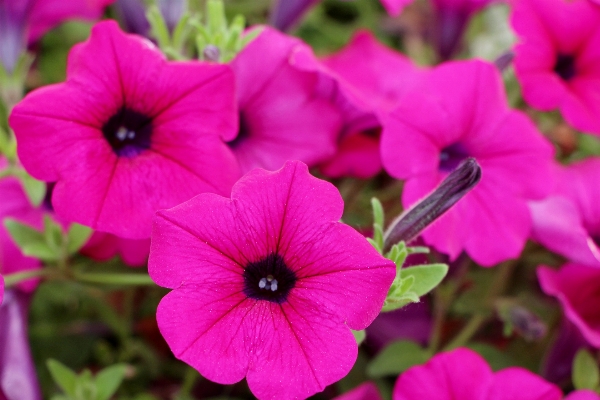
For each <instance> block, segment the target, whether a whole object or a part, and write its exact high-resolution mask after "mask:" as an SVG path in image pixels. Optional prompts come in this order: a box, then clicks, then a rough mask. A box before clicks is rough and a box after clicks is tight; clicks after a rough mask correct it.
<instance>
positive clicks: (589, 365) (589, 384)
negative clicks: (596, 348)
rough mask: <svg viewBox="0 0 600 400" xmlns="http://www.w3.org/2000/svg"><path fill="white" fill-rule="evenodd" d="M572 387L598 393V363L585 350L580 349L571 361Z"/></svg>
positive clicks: (599, 375) (599, 387)
mask: <svg viewBox="0 0 600 400" xmlns="http://www.w3.org/2000/svg"><path fill="white" fill-rule="evenodd" d="M572 374H573V377H572V379H573V386H574V387H575V389H577V390H581V389H589V390H594V391H597V392H598V391H600V370H599V368H598V362H597V361H596V360H595V359H594V357H593V356H592V355H591V354H590V353H589V352H588V351H587V350H585V349H581V350H579V351H578V352H577V354H576V355H575V359H574V360H573V372H572Z"/></svg>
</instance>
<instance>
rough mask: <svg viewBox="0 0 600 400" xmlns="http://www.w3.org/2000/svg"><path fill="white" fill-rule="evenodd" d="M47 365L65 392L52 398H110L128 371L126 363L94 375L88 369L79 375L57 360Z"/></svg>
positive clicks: (48, 362) (107, 399)
mask: <svg viewBox="0 0 600 400" xmlns="http://www.w3.org/2000/svg"><path fill="white" fill-rule="evenodd" d="M46 365H47V366H48V369H49V370H50V374H51V375H52V378H53V379H54V381H55V382H56V384H57V385H58V386H59V388H60V389H61V390H62V391H63V392H64V395H56V396H54V397H53V398H52V400H59V399H65V400H67V399H68V400H109V399H110V398H111V397H112V396H113V395H114V394H115V393H116V391H117V389H118V388H119V386H121V383H122V382H123V379H125V373H126V372H127V366H126V365H125V364H117V365H112V366H110V367H108V368H105V369H103V370H102V371H100V372H98V374H96V376H95V377H94V376H92V373H91V372H90V370H88V369H85V370H83V372H81V374H79V375H77V374H76V373H75V372H73V371H72V370H71V369H69V368H67V367H66V366H64V365H63V364H61V363H60V362H58V361H56V360H52V359H50V360H48V361H47V363H46Z"/></svg>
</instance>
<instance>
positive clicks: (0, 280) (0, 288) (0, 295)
mask: <svg viewBox="0 0 600 400" xmlns="http://www.w3.org/2000/svg"><path fill="white" fill-rule="evenodd" d="M3 299H4V277H3V276H2V274H0V305H2V300H3Z"/></svg>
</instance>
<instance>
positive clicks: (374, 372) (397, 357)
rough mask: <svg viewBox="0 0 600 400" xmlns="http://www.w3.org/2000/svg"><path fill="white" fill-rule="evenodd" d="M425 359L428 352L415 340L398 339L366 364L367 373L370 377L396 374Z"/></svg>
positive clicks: (427, 358)
mask: <svg viewBox="0 0 600 400" xmlns="http://www.w3.org/2000/svg"><path fill="white" fill-rule="evenodd" d="M427 360H429V353H428V352H427V350H426V349H424V348H422V347H421V346H419V344H417V343H415V342H411V341H409V340H400V341H397V342H393V343H391V344H390V345H388V346H387V347H385V348H384V349H383V350H381V351H380V352H379V354H377V356H376V357H375V358H374V359H373V361H371V362H370V363H369V365H368V366H367V375H368V376H369V377H370V378H382V377H385V376H396V375H398V374H399V373H401V372H404V371H406V370H407V369H409V368H410V367H413V366H415V365H419V364H423V363H425V362H427Z"/></svg>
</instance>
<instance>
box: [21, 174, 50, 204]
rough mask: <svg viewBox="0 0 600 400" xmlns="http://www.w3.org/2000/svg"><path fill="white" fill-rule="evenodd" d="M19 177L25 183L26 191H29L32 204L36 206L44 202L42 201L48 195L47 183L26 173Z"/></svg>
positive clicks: (28, 195) (28, 194)
mask: <svg viewBox="0 0 600 400" xmlns="http://www.w3.org/2000/svg"><path fill="white" fill-rule="evenodd" d="M19 178H20V180H21V183H22V184H23V188H24V189H25V193H27V197H28V198H29V201H31V204H33V205H34V206H36V207H37V206H39V205H40V204H42V201H43V200H44V197H45V196H46V183H45V182H42V181H38V180H37V179H34V178H33V177H32V176H31V175H29V174H26V173H23V174H19Z"/></svg>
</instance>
